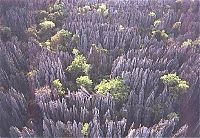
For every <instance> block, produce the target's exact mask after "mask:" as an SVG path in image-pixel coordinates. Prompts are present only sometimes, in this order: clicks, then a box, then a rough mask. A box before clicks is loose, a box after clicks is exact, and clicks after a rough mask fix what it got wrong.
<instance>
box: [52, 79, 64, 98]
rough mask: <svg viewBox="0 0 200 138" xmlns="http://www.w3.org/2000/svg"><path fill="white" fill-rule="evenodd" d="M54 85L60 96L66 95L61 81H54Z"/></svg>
mask: <svg viewBox="0 0 200 138" xmlns="http://www.w3.org/2000/svg"><path fill="white" fill-rule="evenodd" d="M52 85H53V87H54V88H55V89H56V90H57V91H58V95H60V96H62V95H64V94H65V91H64V90H63V85H62V83H61V82H60V80H59V79H56V80H54V81H53V82H52Z"/></svg>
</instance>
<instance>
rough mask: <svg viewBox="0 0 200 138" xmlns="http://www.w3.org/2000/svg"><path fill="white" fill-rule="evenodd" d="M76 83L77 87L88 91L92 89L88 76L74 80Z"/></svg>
mask: <svg viewBox="0 0 200 138" xmlns="http://www.w3.org/2000/svg"><path fill="white" fill-rule="evenodd" d="M76 83H77V85H78V86H83V87H85V88H86V89H88V90H91V88H92V80H90V78H89V77H88V76H80V77H79V78H77V79H76Z"/></svg>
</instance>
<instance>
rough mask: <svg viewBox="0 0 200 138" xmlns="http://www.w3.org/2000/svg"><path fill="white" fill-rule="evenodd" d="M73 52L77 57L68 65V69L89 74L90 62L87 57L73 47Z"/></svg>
mask: <svg viewBox="0 0 200 138" xmlns="http://www.w3.org/2000/svg"><path fill="white" fill-rule="evenodd" d="M72 52H73V54H74V55H75V58H74V60H73V61H72V63H71V65H70V66H68V67H67V69H66V70H67V71H68V72H71V73H72V72H76V74H77V75H79V74H85V75H88V72H89V69H90V64H87V60H86V58H85V57H84V56H83V55H82V54H80V52H79V51H78V50H77V49H73V51H72ZM76 78H77V77H76Z"/></svg>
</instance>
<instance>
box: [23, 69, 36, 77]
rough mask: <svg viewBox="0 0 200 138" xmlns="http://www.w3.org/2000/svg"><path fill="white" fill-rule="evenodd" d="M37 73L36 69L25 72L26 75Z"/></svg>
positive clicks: (30, 75)
mask: <svg viewBox="0 0 200 138" xmlns="http://www.w3.org/2000/svg"><path fill="white" fill-rule="evenodd" d="M36 73H37V71H36V70H32V71H29V72H28V73H27V74H26V76H27V77H32V76H33V75H34V74H36Z"/></svg>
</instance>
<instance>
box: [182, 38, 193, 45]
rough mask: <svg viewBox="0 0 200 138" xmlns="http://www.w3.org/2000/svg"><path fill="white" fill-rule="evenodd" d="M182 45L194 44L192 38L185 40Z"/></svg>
mask: <svg viewBox="0 0 200 138" xmlns="http://www.w3.org/2000/svg"><path fill="white" fill-rule="evenodd" d="M181 46H182V47H188V46H192V40H191V39H187V40H186V41H184V42H183V43H182V45H181Z"/></svg>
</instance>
